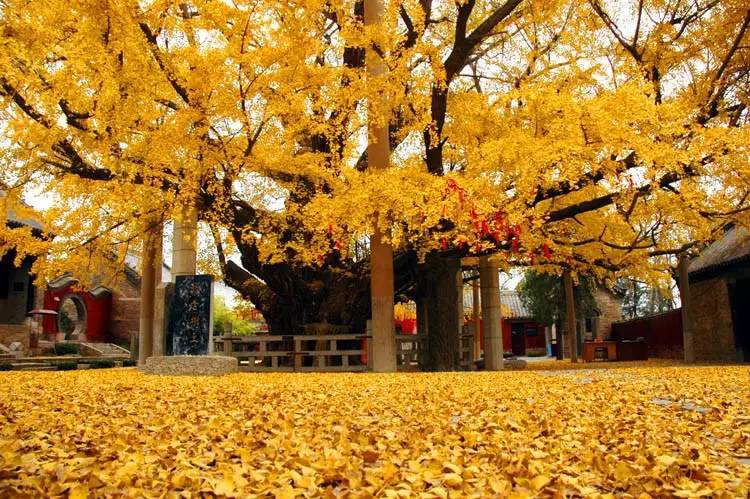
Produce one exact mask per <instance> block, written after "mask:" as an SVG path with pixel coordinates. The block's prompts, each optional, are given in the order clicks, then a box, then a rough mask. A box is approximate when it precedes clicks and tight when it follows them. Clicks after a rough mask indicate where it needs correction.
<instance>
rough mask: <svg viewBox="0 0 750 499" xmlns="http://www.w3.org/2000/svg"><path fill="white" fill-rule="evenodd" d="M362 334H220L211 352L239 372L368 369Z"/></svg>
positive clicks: (365, 336)
mask: <svg viewBox="0 0 750 499" xmlns="http://www.w3.org/2000/svg"><path fill="white" fill-rule="evenodd" d="M368 338H370V337H369V336H368V335H364V334H326V335H323V334H321V335H294V336H292V335H275V336H271V335H257V336H219V337H216V338H214V352H215V353H217V354H224V355H230V356H232V357H236V358H237V360H238V361H239V368H240V370H241V371H367V370H369V366H368V365H367V358H368V356H367V345H366V340H367V339H368Z"/></svg>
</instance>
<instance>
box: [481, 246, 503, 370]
mask: <svg viewBox="0 0 750 499" xmlns="http://www.w3.org/2000/svg"><path fill="white" fill-rule="evenodd" d="M479 277H480V280H481V283H480V287H481V295H482V326H483V328H484V368H485V369H486V370H488V371H499V370H501V369H502V368H503V329H502V310H501V308H500V276H499V273H498V268H497V264H495V263H493V262H492V261H491V260H490V259H489V257H486V256H483V257H481V258H480V259H479Z"/></svg>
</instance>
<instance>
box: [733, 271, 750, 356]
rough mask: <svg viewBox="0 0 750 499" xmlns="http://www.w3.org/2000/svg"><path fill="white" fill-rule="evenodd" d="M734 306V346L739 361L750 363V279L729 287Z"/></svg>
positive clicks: (739, 280)
mask: <svg viewBox="0 0 750 499" xmlns="http://www.w3.org/2000/svg"><path fill="white" fill-rule="evenodd" d="M729 292H730V295H729V296H730V300H731V305H732V329H733V330H734V345H735V347H736V348H737V352H738V355H741V356H742V357H741V358H740V359H739V360H744V361H745V362H748V361H750V307H748V306H747V304H748V303H750V279H738V280H737V281H736V282H735V283H734V284H733V285H730V287H729Z"/></svg>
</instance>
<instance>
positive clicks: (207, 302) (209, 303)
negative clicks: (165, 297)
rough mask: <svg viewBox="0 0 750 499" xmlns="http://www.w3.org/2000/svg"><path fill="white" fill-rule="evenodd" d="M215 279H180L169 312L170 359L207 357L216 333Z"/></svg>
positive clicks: (206, 276)
mask: <svg viewBox="0 0 750 499" xmlns="http://www.w3.org/2000/svg"><path fill="white" fill-rule="evenodd" d="M212 326H213V276H210V275H178V276H177V277H176V280H175V291H174V296H173V298H172V303H171V306H170V309H169V320H168V329H167V352H166V353H167V355H206V354H208V353H210V352H211V350H212V349H211V348H210V345H209V339H210V338H211V335H212V331H213V327H212Z"/></svg>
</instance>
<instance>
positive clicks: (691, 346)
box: [677, 255, 695, 364]
mask: <svg viewBox="0 0 750 499" xmlns="http://www.w3.org/2000/svg"><path fill="white" fill-rule="evenodd" d="M689 266H690V260H689V259H688V257H687V255H680V261H679V263H678V265H677V271H678V274H679V283H678V284H679V287H680V302H681V303H682V308H681V310H680V311H681V314H682V348H683V352H684V359H685V362H687V363H690V364H692V363H694V362H695V342H694V338H693V321H692V314H691V313H690V280H689V271H688V268H689Z"/></svg>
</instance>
